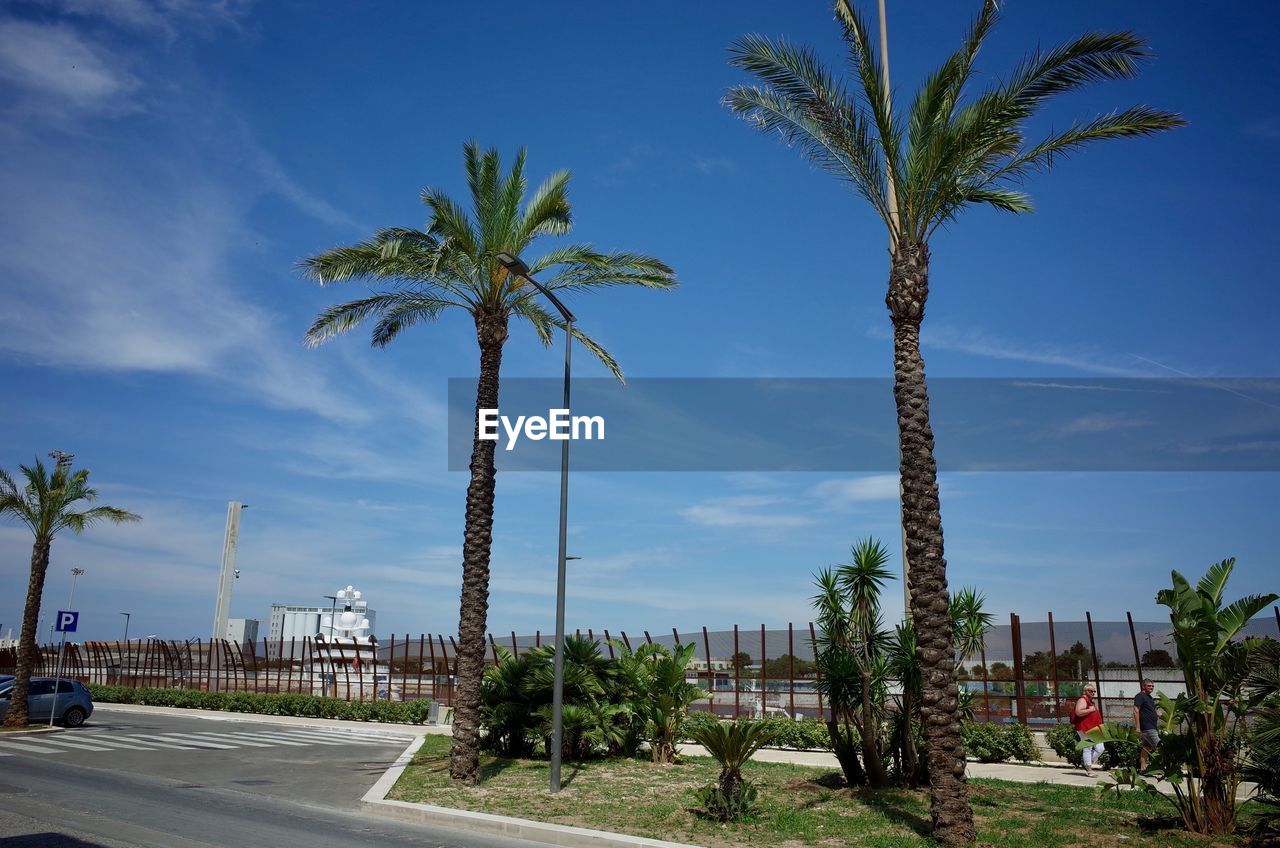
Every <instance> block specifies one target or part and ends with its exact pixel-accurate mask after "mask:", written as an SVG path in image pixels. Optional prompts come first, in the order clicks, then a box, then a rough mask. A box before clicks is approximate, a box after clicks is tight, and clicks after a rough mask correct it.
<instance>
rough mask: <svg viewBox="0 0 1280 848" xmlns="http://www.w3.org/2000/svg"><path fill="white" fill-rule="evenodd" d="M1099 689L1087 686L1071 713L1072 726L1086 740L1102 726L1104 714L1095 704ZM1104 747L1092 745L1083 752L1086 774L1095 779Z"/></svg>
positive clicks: (1100, 744)
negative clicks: (1091, 732) (1094, 769)
mask: <svg viewBox="0 0 1280 848" xmlns="http://www.w3.org/2000/svg"><path fill="white" fill-rule="evenodd" d="M1097 694H1098V689H1097V687H1096V686H1094V685H1093V684H1092V683H1088V684H1085V687H1084V694H1083V695H1081V696H1080V697H1079V698H1078V699H1077V700H1076V705H1075V709H1074V710H1073V711H1072V712H1071V725H1072V726H1073V727H1074V728H1075V729H1076V735H1077V736H1079V737H1080V738H1081V739H1084V735H1085V734H1086V733H1088V732H1089V731H1090V730H1093V729H1094V728H1095V727H1101V726H1102V712H1101V711H1100V710H1099V709H1098V705H1097V704H1096V703H1094V700H1093V699H1094V698H1095V697H1097ZM1102 751H1103V745H1102V743H1101V742H1099V743H1098V744H1097V745H1091V746H1089V747H1088V748H1085V749H1084V751H1082V752H1081V757H1082V759H1083V760H1084V771H1085V774H1087V775H1089V776H1090V777H1093V776H1094V774H1093V764H1094V763H1095V762H1096V761H1097V759H1098V757H1101V756H1102Z"/></svg>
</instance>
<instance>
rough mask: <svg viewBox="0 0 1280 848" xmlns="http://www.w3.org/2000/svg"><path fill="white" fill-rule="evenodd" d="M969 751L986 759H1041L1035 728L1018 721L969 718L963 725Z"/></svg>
mask: <svg viewBox="0 0 1280 848" xmlns="http://www.w3.org/2000/svg"><path fill="white" fill-rule="evenodd" d="M961 734H962V736H963V737H964V748H965V751H966V752H967V753H968V754H969V755H970V756H972V757H976V758H977V759H978V760H979V761H980V762H984V763H1003V762H1007V761H1009V760H1018V761H1020V762H1024V763H1029V762H1034V761H1036V760H1039V759H1040V754H1039V752H1038V751H1037V750H1036V743H1035V740H1034V739H1033V738H1032V736H1031V731H1030V730H1028V729H1027V728H1026V727H1025V726H1023V725H1021V724H1017V723H1016V722H1015V723H1013V724H987V723H984V722H966V723H965V724H964V725H962V727H961Z"/></svg>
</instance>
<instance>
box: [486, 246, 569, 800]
mask: <svg viewBox="0 0 1280 848" xmlns="http://www.w3.org/2000/svg"><path fill="white" fill-rule="evenodd" d="M496 258H497V260H498V261H499V262H500V263H502V266H503V267H504V268H506V269H507V271H509V272H510V273H512V274H514V275H516V276H517V277H520V278H521V279H522V280H524V281H525V282H527V283H528V284H529V285H531V286H533V287H534V288H535V289H537V290H538V291H539V292H541V293H542V296H543V297H545V298H546V299H547V300H549V301H551V305H552V306H554V307H555V308H556V311H558V312H559V313H560V315H561V317H563V318H564V411H565V415H566V416H567V415H568V414H569V409H570V407H569V378H570V374H571V369H570V362H571V357H572V351H573V322H574V320H575V319H574V317H573V313H572V312H570V311H569V310H568V308H567V307H565V305H564V304H563V303H561V302H560V299H559V298H557V297H556V296H555V295H554V294H552V293H551V292H550V291H549V290H547V289H546V288H544V287H543V286H542V284H541V283H539V282H538V281H537V280H535V279H534V278H533V277H531V276H530V275H529V266H528V265H526V264H524V262H522V261H521V260H520V258H519V257H518V256H513V255H512V254H510V253H499V254H498V255H497V257H496ZM568 538H569V439H565V440H563V441H562V442H561V443H560V557H559V562H558V564H557V567H556V655H555V666H554V668H555V683H554V686H553V688H552V690H551V791H552V792H559V791H560V760H561V748H562V747H563V739H564V595H565V564H566V563H567V562H568V559H569V557H568V548H567V545H568Z"/></svg>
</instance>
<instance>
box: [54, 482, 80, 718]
mask: <svg viewBox="0 0 1280 848" xmlns="http://www.w3.org/2000/svg"><path fill="white" fill-rule="evenodd" d="M59 462H61V460H59ZM81 574H84V569H83V568H73V569H71V596H70V597H69V598H67V610H68V611H71V609H72V604H74V603H75V602H76V581H77V580H79V579H80V575H81ZM66 647H67V631H65V630H64V631H62V644H61V645H59V646H58V670H57V672H56V673H55V674H54V675H53V706H51V707H50V708H49V726H50V727H53V719H54V717H55V716H56V715H57V714H58V685H59V680H61V678H62V652H63V651H64V650H66Z"/></svg>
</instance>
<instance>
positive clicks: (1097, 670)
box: [1084, 610, 1107, 719]
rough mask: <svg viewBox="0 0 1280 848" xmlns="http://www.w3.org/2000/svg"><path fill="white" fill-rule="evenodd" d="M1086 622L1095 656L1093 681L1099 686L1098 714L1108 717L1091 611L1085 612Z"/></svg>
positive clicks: (1091, 652) (1091, 651) (1092, 652)
mask: <svg viewBox="0 0 1280 848" xmlns="http://www.w3.org/2000/svg"><path fill="white" fill-rule="evenodd" d="M1084 620H1085V623H1086V624H1088V625H1089V653H1090V654H1091V655H1092V656H1093V682H1094V683H1096V684H1097V686H1098V715H1099V717H1101V718H1103V719H1106V717H1107V711H1106V710H1105V709H1103V702H1102V671H1101V669H1100V668H1099V666H1098V649H1097V647H1096V646H1095V645H1094V642H1093V616H1091V615H1089V611H1088V610H1085V612H1084Z"/></svg>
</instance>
